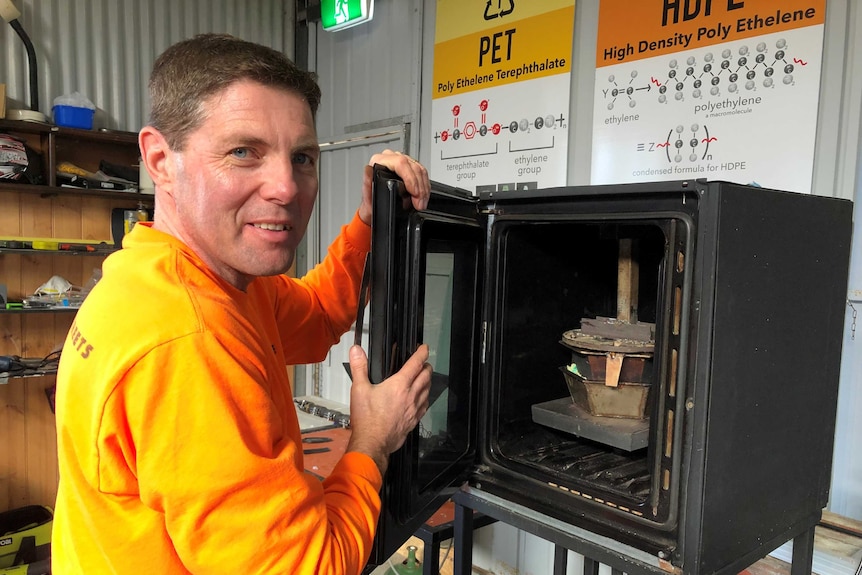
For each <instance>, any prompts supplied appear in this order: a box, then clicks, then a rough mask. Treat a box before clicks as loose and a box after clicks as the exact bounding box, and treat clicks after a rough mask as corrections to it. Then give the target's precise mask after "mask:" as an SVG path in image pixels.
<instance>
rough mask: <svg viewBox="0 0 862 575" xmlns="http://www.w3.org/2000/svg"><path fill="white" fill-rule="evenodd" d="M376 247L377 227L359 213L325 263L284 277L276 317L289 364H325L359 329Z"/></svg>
mask: <svg viewBox="0 0 862 575" xmlns="http://www.w3.org/2000/svg"><path fill="white" fill-rule="evenodd" d="M370 247H371V228H370V226H368V225H367V224H365V223H364V222H363V221H362V220H361V219H359V215H358V212H357V213H356V214H355V215H354V217H353V220H351V222H350V223H349V224H347V225H345V226H343V227H342V228H341V233H340V234H339V235H338V237H336V238H335V240H333V242H332V244H331V245H330V246H329V250H328V252H327V255H326V257H325V258H324V259H323V261H322V262H321V263H320V264H318V265H317V266H315V267H314V268H313V269H312V270H310V271H309V272H308V273H307V274H306V275H305V276H303V277H302V278H288V277H286V276H281V278H280V280H281V283H280V285H279V286H278V288H277V289H278V293H277V295H276V297H275V300H276V318H277V321H278V323H279V325H281V326H284V329H283V330H282V345H283V348H284V351H285V360H286V361H287V363H288V364H301V363H314V362H318V361H322V360H323V359H324V358H325V357H326V354H327V353H328V352H329V349H330V348H331V347H332V346H333V345H334V344H335V343H337V342H338V340H339V339H340V338H341V336H342V335H343V334H344V333H345V332H347V330H349V329H350V326H352V325H353V323H354V322H355V320H356V311H357V304H358V302H359V287H360V285H361V283H362V271H363V269H364V267H365V258H366V256H367V254H368V251H369V249H370ZM324 336H325V337H324Z"/></svg>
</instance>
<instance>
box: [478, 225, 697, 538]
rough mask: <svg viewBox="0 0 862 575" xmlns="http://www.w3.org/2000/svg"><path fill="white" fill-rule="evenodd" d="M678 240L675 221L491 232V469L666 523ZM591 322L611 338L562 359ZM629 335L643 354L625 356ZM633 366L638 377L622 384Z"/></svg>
mask: <svg viewBox="0 0 862 575" xmlns="http://www.w3.org/2000/svg"><path fill="white" fill-rule="evenodd" d="M678 228H679V225H678V222H677V221H675V220H673V219H667V220H661V219H620V220H594V221H590V220H583V221H522V222H506V223H505V224H504V225H501V226H500V230H499V238H500V241H499V249H498V251H497V253H496V264H497V268H498V269H497V271H496V277H497V279H496V282H495V284H496V286H497V289H496V291H495V296H496V297H495V298H493V299H494V304H493V306H494V308H495V311H494V312H493V314H492V316H493V317H494V318H495V320H496V322H497V323H498V325H496V326H494V327H493V329H491V332H492V333H494V334H495V337H497V338H498V339H497V340H496V341H495V346H496V350H497V351H496V354H495V357H496V359H495V360H494V365H495V368H496V369H495V370H494V372H495V373H494V375H493V376H492V377H491V382H490V385H491V387H492V388H493V390H492V392H491V395H492V398H493V399H492V400H491V404H492V405H493V408H492V412H491V416H490V446H491V452H492V454H491V458H492V460H493V461H495V462H496V463H498V464H499V465H502V466H504V467H506V468H508V469H510V470H514V471H517V472H522V473H524V474H526V475H527V476H530V477H533V478H535V479H539V480H540V481H543V482H545V483H547V484H548V485H550V486H552V487H557V488H559V489H561V490H563V491H566V492H568V493H571V494H573V495H574V496H576V497H580V498H585V499H589V500H591V501H593V502H599V503H601V504H604V505H606V506H609V507H612V508H614V509H616V510H621V511H623V512H626V513H631V514H633V515H635V516H638V517H641V518H645V519H647V520H652V521H658V522H661V521H664V520H666V519H667V517H668V514H669V509H670V505H671V489H670V487H671V484H672V483H673V482H672V460H673V457H672V456H673V455H674V454H673V448H672V437H673V434H672V429H673V412H674V409H675V400H676V399H675V398H676V395H677V390H676V383H675V381H671V379H672V378H675V376H676V373H677V372H678V365H676V362H677V361H678V359H679V354H678V348H679V343H678V338H679V335H680V333H679V332H680V316H681V306H682V305H683V297H682V296H683V293H682V285H683V283H684V275H685V257H686V245H685V241H684V239H683V238H678V237H677V236H681V235H683V234H678V233H677V230H678ZM632 269H634V272H632ZM622 292H625V293H622ZM595 318H604V321H605V323H610V324H612V325H611V333H610V334H603V337H600V338H598V339H599V341H601V342H603V343H604V344H606V345H604V346H603V345H599V349H598V351H594V350H592V349H585V348H579V347H577V345H576V346H575V347H574V348H573V347H572V346H571V345H567V342H566V341H565V340H564V337H563V336H564V334H567V337H568V336H569V335H570V334H571V333H573V330H574V333H576V334H579V333H580V331H581V330H582V329H583V330H586V329H587V323H588V322H590V321H592V320H595ZM630 325H638V326H643V325H646V326H647V329H649V330H650V333H651V336H650V339H652V342H649V343H646V344H643V343H642V344H641V347H636V348H632V349H628V348H626V344H628V343H631V341H630V340H629V338H628V337H627V336H628V335H630V334H629V333H628V332H627V331H626V330H625V329H622V331H620V330H619V329H616V328H626V327H628V326H630ZM641 333H642V332H641ZM615 334H620V335H621V337H615ZM604 336H610V337H604ZM674 338H676V339H674ZM591 341H592V340H591ZM650 344H651V347H650ZM608 345H610V346H611V349H614V348H616V349H620V348H622V349H626V350H627V351H628V352H630V353H614V352H613V351H610V352H608V351H607V349H608V347H607V346H608ZM643 349H648V350H650V351H648V352H646V353H643V352H642V350H643ZM611 353H614V356H615V357H616V356H620V355H621V356H622V370H621V372H622V373H621V374H620V376H618V377H616V378H613V377H610V378H609V377H608V376H607V374H605V377H602V373H601V372H598V369H597V367H599V366H601V368H604V369H606V371H612V369H613V368H612V365H611V363H610V362H611V359H608V357H609V354H611ZM588 360H589V362H593V361H595V362H596V363H595V364H593V363H586V364H585V362H586V361H588ZM617 360H619V357H617ZM630 362H637V366H640V368H641V369H642V371H639V372H636V373H635V374H634V375H632V374H631V373H626V372H627V367H626V366H627V365H629V363H630ZM573 364H575V369H577V366H578V365H580V367H581V369H580V372H581V373H582V374H583V373H584V372H589V366H590V365H593V368H594V369H593V373H592V374H588V377H587V380H589V381H586V380H584V377H583V375H580V376H579V377H578V378H571V377H568V376H567V375H566V374H565V373H564V370H565V369H566V367H567V366H570V365H573ZM585 365H586V367H585ZM628 371H631V370H628ZM627 379H637V380H638V382H639V383H640V385H635V384H633V383H630V382H626V380H627ZM575 386H577V387H575ZM584 388H588V389H591V390H593V391H586V392H585V391H584ZM644 390H646V391H644ZM597 394H598V395H597ZM601 402H604V404H601ZM594 404H597V405H594ZM669 430H670V431H669Z"/></svg>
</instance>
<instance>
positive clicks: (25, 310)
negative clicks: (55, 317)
mask: <svg viewBox="0 0 862 575" xmlns="http://www.w3.org/2000/svg"><path fill="white" fill-rule="evenodd" d="M78 309H80V308H77V307H16V308H12V309H0V314H4V313H69V312H76V311H78Z"/></svg>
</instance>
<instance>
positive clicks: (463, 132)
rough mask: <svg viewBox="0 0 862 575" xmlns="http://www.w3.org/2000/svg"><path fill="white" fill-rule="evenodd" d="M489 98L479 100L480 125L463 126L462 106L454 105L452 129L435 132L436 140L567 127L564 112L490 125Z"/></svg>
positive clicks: (469, 124)
mask: <svg viewBox="0 0 862 575" xmlns="http://www.w3.org/2000/svg"><path fill="white" fill-rule="evenodd" d="M488 106H489V103H488V100H482V101H481V102H479V106H478V107H479V111H480V121H479V122H478V125H477V123H476V122H475V121H473V120H470V121H467V122H465V123H464V125H463V126H461V112H462V110H461V106H458V105H456V106H453V107H452V111H451V112H452V129H451V130H450V129H447V130H443V131H441V132H437V133H435V134H434V141H435V142H438V141H443V142H447V141H449V140H454V141H457V140H460V139H462V138H464V139H467V140H472V139H473V138H475V137H476V136H480V137H484V136H487V135H488V134H492V135H494V136H497V135H499V134H500V133H501V132H504V131H507V130H508V132H509V133H510V134H512V135H514V134H516V133H518V132H523V133H529V132H531V131H532V130H542V129H548V128H556V127H560V128H565V127H566V118H565V116H563V115H562V114H560V115H559V116H557V115H555V114H547V115H545V116H536V117H535V118H534V119H532V120H530V119H528V118H521V119H520V120H512V121H511V122H509V123H508V124H500V123H499V122H496V123H494V124H491V125H490V126H489V125H488V124H487V111H488Z"/></svg>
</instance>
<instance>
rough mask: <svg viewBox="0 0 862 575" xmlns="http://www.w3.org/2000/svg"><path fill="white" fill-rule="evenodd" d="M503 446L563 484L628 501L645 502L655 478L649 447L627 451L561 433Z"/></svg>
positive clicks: (537, 435)
mask: <svg viewBox="0 0 862 575" xmlns="http://www.w3.org/2000/svg"><path fill="white" fill-rule="evenodd" d="M500 445H501V449H502V451H503V452H504V453H505V455H506V456H507V457H508V458H509V459H511V460H513V461H517V462H520V463H523V464H527V465H529V466H530V467H532V468H534V469H536V470H538V471H540V472H542V473H544V474H547V475H548V476H549V477H553V478H554V480H555V481H556V482H558V483H560V484H561V485H566V486H567V487H570V488H575V487H578V488H580V489H581V490H582V491H584V492H587V491H590V492H592V493H593V494H595V495H599V494H601V495H602V496H603V497H605V498H611V497H618V498H621V500H622V501H625V502H626V503H627V504H629V505H632V504H638V505H640V504H643V503H644V502H645V501H646V500H647V498H648V497H649V494H650V487H651V477H650V472H649V468H648V466H647V457H646V450H641V451H639V452H627V451H622V450H619V449H610V448H608V447H607V446H604V445H601V444H599V443H595V442H592V441H585V440H580V439H578V438H569V436H566V435H564V434H559V433H551V432H546V433H531V434H526V435H522V436H520V437H512V438H509V440H508V441H504V440H502V439H501V442H500Z"/></svg>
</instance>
